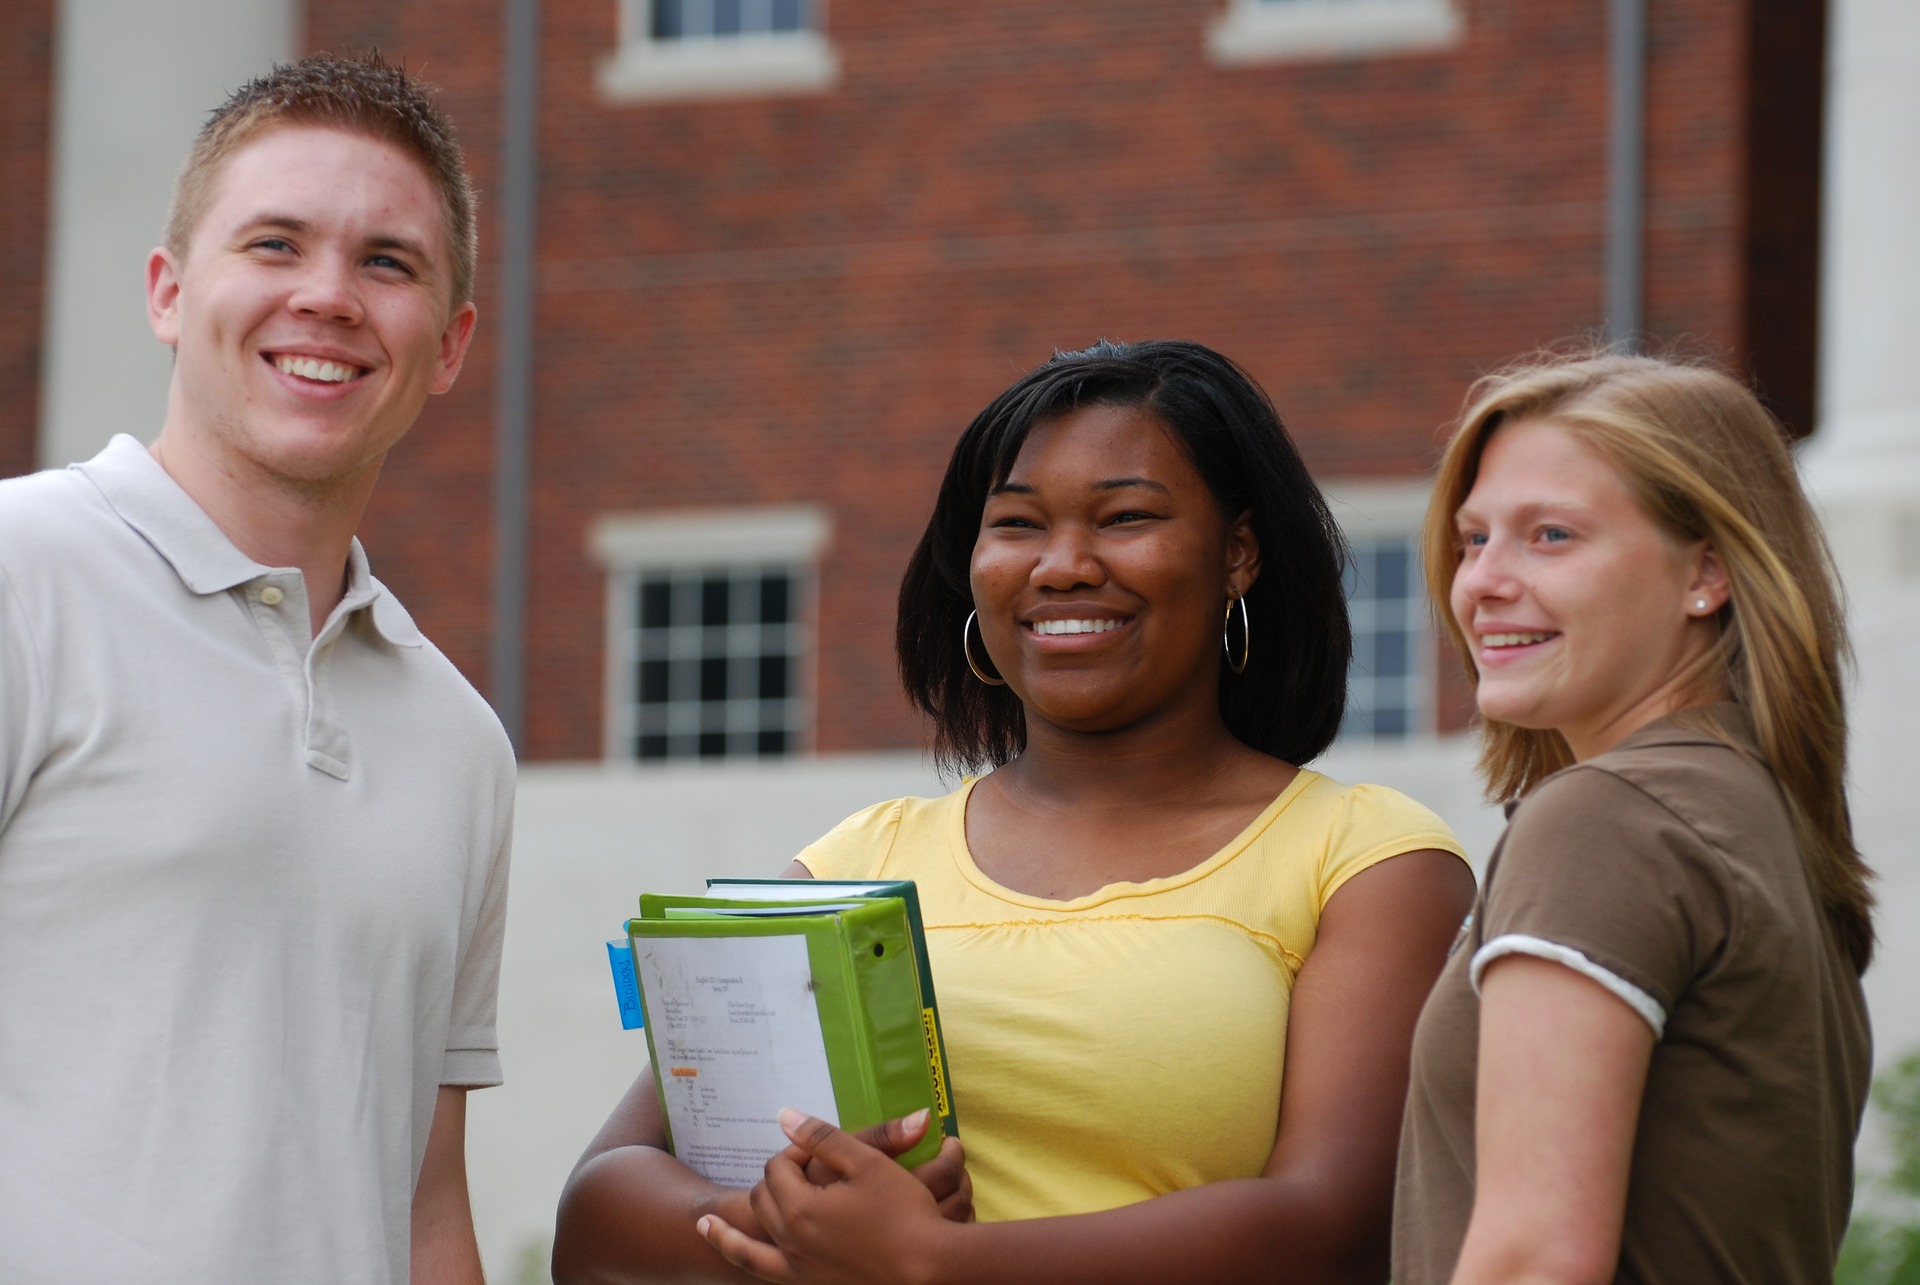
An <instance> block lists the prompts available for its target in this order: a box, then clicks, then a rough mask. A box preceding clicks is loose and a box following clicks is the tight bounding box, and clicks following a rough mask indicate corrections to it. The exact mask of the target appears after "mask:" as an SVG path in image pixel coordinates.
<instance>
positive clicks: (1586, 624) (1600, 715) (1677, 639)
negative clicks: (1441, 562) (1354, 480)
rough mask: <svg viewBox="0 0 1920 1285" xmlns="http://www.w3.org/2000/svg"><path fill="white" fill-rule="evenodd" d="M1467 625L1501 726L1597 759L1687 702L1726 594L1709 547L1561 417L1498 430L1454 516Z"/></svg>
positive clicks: (1456, 587)
mask: <svg viewBox="0 0 1920 1285" xmlns="http://www.w3.org/2000/svg"><path fill="white" fill-rule="evenodd" d="M1454 521H1455V527H1456V530H1457V533H1458V536H1459V540H1460V567H1459V570H1458V571H1457V572H1456V573H1455V575H1454V579H1453V588H1452V592H1451V594H1450V598H1451V606H1452V609H1453V614H1454V618H1455V619H1456V620H1458V621H1459V623H1460V628H1461V629H1462V630H1463V631H1465V633H1466V635H1467V638H1468V640H1469V641H1470V642H1471V643H1472V644H1473V656H1474V664H1475V667H1476V668H1477V670H1478V671H1479V686H1478V689H1477V692H1476V698H1477V700H1478V702H1479V706H1480V712H1481V713H1482V714H1484V715H1486V716H1487V717H1488V718H1492V719H1497V720H1499V721H1500V722H1503V723H1511V724H1513V725H1515V726H1517V727H1527V728H1535V729H1546V728H1552V729H1556V730H1558V731H1559V732H1560V733H1561V734H1562V735H1564V736H1565V737H1566V738H1567V743H1568V744H1569V745H1570V746H1571V747H1572V749H1573V752H1574V755H1575V756H1576V757H1578V758H1588V757H1591V756H1592V755H1594V754H1597V753H1599V752H1601V751H1602V750H1605V749H1607V748H1609V747H1611V746H1612V745H1613V744H1614V743H1616V742H1617V741H1618V740H1619V739H1620V738H1621V737H1623V736H1625V735H1627V734H1628V733H1629V732H1632V731H1634V730H1635V729H1637V728H1639V727H1641V726H1644V725H1645V724H1647V723H1649V722H1652V721H1653V720H1654V719H1657V718H1660V717H1663V716H1665V715H1666V714H1668V713H1671V712H1672V711H1673V710H1674V709H1676V708H1678V707H1679V706H1680V705H1681V704H1683V703H1685V702H1686V699H1687V698H1688V696H1689V693H1688V692H1686V691H1683V690H1682V687H1683V680H1684V679H1685V678H1686V677H1687V675H1688V673H1689V671H1690V669H1691V667H1692V666H1693V664H1694V662H1695V661H1696V660H1697V659H1698V658H1699V657H1701V656H1702V655H1704V654H1705V652H1706V650H1707V649H1708V648H1710V647H1711V646H1712V645H1713V642H1714V639H1715V637H1716V634H1717V627H1716V625H1715V624H1714V616H1715V613H1717V612H1718V611H1719V609H1720V607H1721V606H1722V605H1723V604H1724V603H1725V602H1726V600H1727V586H1726V581H1725V576H1724V574H1723V573H1722V571H1721V567H1720V563H1719V559H1718V558H1717V557H1716V556H1715V555H1714V554H1713V553H1712V551H1711V550H1710V549H1709V548H1708V547H1707V545H1706V544H1705V542H1704V541H1697V540H1696V541H1692V542H1682V541H1680V540H1677V539H1675V538H1674V537H1673V536H1671V535H1669V534H1668V533H1667V532H1665V531H1663V530H1662V529H1661V528H1660V527H1658V526H1657V525H1656V524H1655V523H1654V521H1653V519H1652V518H1651V517H1649V516H1648V514H1647V513H1646V511H1645V510H1644V509H1643V508H1641V506H1640V503H1639V501H1638V500H1637V499H1636V498H1635V497H1634V495H1633V492H1632V491H1631V490H1629V489H1628V487H1627V483H1626V481H1625V480H1624V479H1623V478H1622V477H1621V476H1620V474H1619V473H1618V472H1617V471H1616V470H1615V469H1614V467H1613V466H1612V465H1611V464H1610V463H1609V462H1608V461H1607V460H1606V459H1605V458H1603V457H1602V456H1601V455H1599V454H1598V453H1597V452H1595V451H1594V450H1592V449H1591V448H1590V447H1588V446H1586V445H1585V444H1583V443H1582V442H1581V441H1580V440H1579V439H1577V438H1576V437H1574V436H1573V435H1572V434H1571V433H1569V432H1568V431H1567V430H1566V429H1565V428H1564V427H1562V426H1560V425H1558V424H1555V423H1553V422H1552V421H1551V420H1522V421H1519V422H1517V423H1512V424H1507V425H1504V426H1502V427H1500V428H1498V429H1496V430H1495V431H1494V433H1493V435H1492V436H1491V437H1490V438H1489V439H1488V440H1487V444H1486V447H1485V449H1484V451H1483V452H1482V454H1481V457H1480V467H1479V470H1478V472H1477V474H1476V475H1475V478H1474V483H1473V489H1472V490H1471V491H1469V492H1468V494H1467V498H1466V500H1465V501H1464V502H1463V503H1462V504H1461V506H1460V509H1459V512H1458V513H1456V514H1455V519H1454Z"/></svg>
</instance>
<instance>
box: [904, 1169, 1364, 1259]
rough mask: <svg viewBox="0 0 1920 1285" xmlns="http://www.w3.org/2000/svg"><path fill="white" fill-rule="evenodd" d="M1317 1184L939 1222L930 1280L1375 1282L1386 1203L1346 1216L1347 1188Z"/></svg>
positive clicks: (1267, 1184)
mask: <svg viewBox="0 0 1920 1285" xmlns="http://www.w3.org/2000/svg"><path fill="white" fill-rule="evenodd" d="M1315 1186H1316V1184H1313V1183H1311V1182H1308V1181H1304V1180H1296V1179H1288V1178H1241V1179H1234V1180H1232V1181H1228V1182H1218V1183H1210V1184H1208V1185H1207V1186H1204V1187H1194V1188H1190V1189H1188V1190H1185V1191H1176V1192H1170V1193H1168V1194H1167V1195H1164V1196H1158V1197H1155V1198H1153V1199H1151V1200H1146V1201H1142V1202H1140V1203H1138V1204H1134V1205H1126V1206H1123V1207H1121V1208H1119V1209H1110V1210H1105V1211H1102V1212H1100V1213H1092V1214H1075V1215H1069V1216H1064V1217H1055V1218H1036V1219H1030V1220H1025V1221H1016V1222H1001V1223H973V1224H963V1225H956V1224H945V1225H944V1226H943V1227H941V1228H939V1229H933V1230H932V1233H931V1234H930V1243H931V1245H932V1252H931V1253H930V1260H931V1273H930V1280H931V1281H933V1282H937V1285H986V1283H988V1282H992V1283H994V1285H1025V1283H1026V1282H1033V1283H1034V1285H1043V1283H1044V1285H1079V1283H1082V1282H1084V1283H1085V1285H1114V1283H1116V1282H1118V1283H1125V1282H1136V1281H1137V1282H1141V1283H1142V1285H1148V1283H1150V1282H1166V1281H1207V1282H1234V1281H1248V1282H1261V1283H1262V1285H1265V1283H1267V1282H1273V1281H1286V1282H1298V1283H1299V1285H1319V1283H1322V1282H1324V1283H1326V1285H1350V1283H1354V1282H1362V1281H1368V1282H1381V1281H1385V1280H1386V1278H1387V1246H1388V1237H1389V1218H1390V1214H1389V1210H1388V1209H1387V1208H1386V1207H1385V1206H1382V1207H1381V1208H1379V1209H1378V1210H1376V1211H1373V1212H1372V1213H1371V1214H1369V1215H1362V1216H1356V1214H1355V1211H1354V1209H1353V1203H1354V1202H1352V1200H1351V1199H1347V1200H1346V1201H1344V1202H1343V1201H1341V1200H1339V1199H1330V1198H1328V1196H1327V1195H1326V1193H1325V1191H1324V1189H1323V1190H1320V1191H1316V1190H1314V1189H1313V1188H1314V1187H1315ZM1348 1194H1349V1196H1350V1193H1348ZM1343 1203H1344V1204H1345V1206H1346V1207H1345V1208H1341V1207H1340V1206H1341V1205H1342V1204H1343Z"/></svg>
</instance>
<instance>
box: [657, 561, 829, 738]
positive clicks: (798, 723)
mask: <svg viewBox="0 0 1920 1285" xmlns="http://www.w3.org/2000/svg"><path fill="white" fill-rule="evenodd" d="M630 582H631V586H632V591H631V594H630V595H629V597H628V601H629V602H630V603H631V611H632V616H631V625H630V627H631V629H632V631H633V632H632V640H631V646H630V648H629V649H628V653H627V654H628V655H629V656H631V657H632V660H631V662H630V663H631V664H632V667H633V676H632V685H631V689H630V690H631V692H632V706H631V709H630V710H629V711H628V713H629V720H628V724H627V725H628V727H630V728H631V729H632V734H631V744H630V749H629V753H630V754H631V756H632V757H633V758H636V759H641V760H661V759H686V758H753V757H768V756H777V755H785V754H792V753H797V752H798V751H799V750H800V749H801V748H802V746H803V742H804V738H805V733H806V729H807V708H806V704H805V702H804V700H803V698H802V695H801V684H800V668H799V667H800V666H801V664H802V663H803V662H804V660H805V654H806V635H805V629H804V622H803V620H802V613H801V611H800V604H801V598H802V594H803V591H804V588H805V585H804V581H803V577H802V574H801V572H800V570H799V569H798V568H797V567H794V566H792V565H786V564H765V565H747V566H728V567H699V568H674V569H659V570H651V569H650V570H643V571H637V572H634V573H632V574H631V576H630Z"/></svg>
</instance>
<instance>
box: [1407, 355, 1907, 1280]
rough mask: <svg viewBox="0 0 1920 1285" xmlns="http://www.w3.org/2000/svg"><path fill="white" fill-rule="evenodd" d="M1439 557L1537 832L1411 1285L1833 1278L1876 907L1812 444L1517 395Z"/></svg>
mask: <svg viewBox="0 0 1920 1285" xmlns="http://www.w3.org/2000/svg"><path fill="white" fill-rule="evenodd" d="M1425 541H1426V562H1427V571H1428V582H1429V584H1430V585H1431V586H1432V589H1433V592H1434V595H1435V597H1436V599H1437V600H1439V601H1441V602H1444V603H1446V604H1447V605H1448V607H1449V611H1448V612H1446V613H1443V614H1445V615H1446V616H1447V617H1448V624H1449V628H1450V632H1451V633H1452V636H1453V638H1454V641H1455V642H1456V643H1457V644H1458V646H1459V647H1460V649H1461V652H1462V654H1463V655H1464V656H1465V657H1466V659H1467V661H1468V669H1469V673H1470V675H1471V676H1472V677H1473V678H1474V680H1475V683H1476V696H1477V701H1478V704H1479V708H1480V713H1481V715H1482V718H1483V722H1484V738H1485V746H1484V752H1483V755H1482V759H1481V766H1482V770H1483V772H1484V774H1485V776H1486V778H1487V781H1488V784H1489V788H1490V791H1491V793H1492V794H1493V795H1494V797H1496V798H1499V799H1502V800H1504V801H1507V802H1508V803H1509V804H1510V805H1514V806H1513V811H1512V821H1511V824H1510V826H1509V828H1508V831H1507V834H1506V836H1505V837H1504V838H1503V839H1502V840H1501V844H1500V846H1499V847H1498V848H1497V849H1496V850H1495V853H1494V855H1493V858H1492V860H1491V862H1490V864H1489V868H1488V872H1487V878H1486V880H1485V882H1484V884H1483V887H1482V891H1481V894H1480V897H1479V900H1478V902H1477V904H1476V906H1475V909H1474V913H1473V915H1472V916H1471V917H1470V918H1469V920H1468V923H1467V925H1466V927H1465V928H1464V929H1463V930H1462V934H1461V941H1460V943H1459V944H1458V945H1457V946H1456V949H1455V953H1454V956H1453V958H1452V960H1451V961H1450V963H1449V965H1448V967H1447V969H1446V970H1445V972H1444V973H1443V974H1442V976H1441V979H1440V981H1439V983H1438V984H1437V985H1436V986H1435V989H1434V992H1433V995H1432V997H1431V998H1430V999H1429V1000H1428V1003H1427V1007H1426V1010H1425V1012H1424V1013H1423V1014H1422V1017H1421V1020H1420V1025H1419V1028H1418V1031H1417V1033H1416V1036H1415V1049H1414V1068H1413V1079H1412V1088H1411V1093H1410V1097H1409V1102H1408V1108H1407V1117H1406V1124H1405V1129H1404V1132H1403V1136H1402V1141H1401V1156H1400V1179H1399V1187H1398V1197H1397V1199H1398V1204H1397V1208H1396V1212H1395V1227H1394V1279H1395V1280H1396V1281H1397V1282H1399V1285H1429V1283H1433V1285H1443V1283H1444V1282H1448V1281H1452V1282H1455V1283H1456V1285H1467V1283H1468V1282H1481V1281H1495V1280H1499V1281H1512V1280H1523V1279H1524V1280H1529V1281H1536V1280H1537V1281H1605V1280H1626V1281H1675V1282H1679V1281H1706V1280H1712V1281H1755V1280H1766V1281H1793V1282H1798V1281H1815V1280H1830V1279H1831V1277H1832V1270H1833V1262H1834V1257H1835V1255H1836V1253H1837V1251H1838V1248H1839V1243H1840V1238H1841V1236H1842V1234H1843V1232H1844V1230H1845V1227H1846V1220H1847V1211H1848V1207H1849V1205H1850V1203H1851V1193H1852V1171H1851V1163H1852V1160H1851V1157H1852V1145H1853V1139H1854V1135H1855V1133H1856V1131H1857V1129H1858V1127H1859V1120H1860V1111H1861V1108H1862V1104H1863V1102H1864V1098H1865V1092H1866V1085H1867V1077H1868V1071H1869V1061H1870V1057H1869V1038H1868V1031H1867V1020H1866V1010H1865V1004H1864V1002H1863V1000H1862V997H1861V992H1860V984H1859V974H1860V972H1861V970H1862V969H1864V968H1865V967H1866V964H1867V961H1868V959H1869V957H1870V955H1871V953H1872V949H1873V929H1872V923H1871V919H1870V910H1871V904H1872V899H1871V896H1870V894H1869V893H1868V891H1867V880H1868V871H1867V869H1866V867H1865V866H1864V864H1863V863H1862V862H1861V860H1860V858H1859V855H1858V853H1857V852H1856V851H1855V849H1854V844H1853V837H1852V833H1851V830H1850V827H1849V824H1848V819H1847V806H1846V799H1845V795H1844V792H1843V782H1844V779H1845V766H1846V763H1845V753H1846V719H1845V710H1844V708H1843V704H1842V696H1841V690H1840V683H1839V674H1838V666H1839V658H1840V657H1841V656H1842V655H1843V654H1844V652H1845V646H1846V643H1845V638H1844V631H1843V623H1842V614H1841V609H1840V605H1839V595H1838V591H1837V586H1836V584H1835V580H1834V576H1833V572H1832V567H1831V563H1830V561H1829V558H1828V555H1827V551H1826V546H1825V543H1824V541H1823V539H1822V537H1821V534H1820V530H1819V527H1818V524H1817V522H1816V520H1815V518H1814V516H1813V513H1812V510H1811V508H1810V507H1809V505H1808V503H1807V501H1806V498H1805V496H1804V495H1803V494H1802V493H1801V490H1800V487H1799V483H1798V480H1797V478H1796V476H1795V473H1794V467H1793V462H1792V459H1791V457H1790V456H1789V454H1788V451H1787V447H1786V437H1785V434H1784V432H1783V431H1782V430H1781V428H1780V426H1779V425H1778V424H1777V423H1776V422H1775V421H1774V420H1773V419H1772V417H1771V416H1769V415H1768V414H1767V412H1766V411H1765V410H1764V409H1762V407H1761V406H1760V404H1759V403H1758V401H1757V400H1756V399H1755V398H1754V397H1753V395H1752V394H1751V393H1750V392H1749V391H1748V390H1747V389H1746V388H1744V387H1742V386H1741V385H1740V384H1739V383H1737V382H1736V381H1734V380H1732V379H1729V378H1728V377H1726V376H1725V375H1723V374H1720V373H1718V372H1715V371H1712V370H1708V369H1704V368H1699V367H1691V366H1682V365H1675V364H1672V363H1667V362H1662V361H1657V360H1652V359H1647V358H1638V357H1627V356H1599V357H1592V358H1587V359H1580V360H1570V361H1553V362H1548V363H1544V364H1537V365H1531V366H1528V367H1524V368H1520V369H1516V370H1512V371H1508V372H1505V373H1502V374H1499V375H1495V376H1491V377H1489V378H1488V379H1486V380H1484V381H1482V383H1481V384H1480V385H1479V386H1478V387H1477V388H1476V390H1475V396H1474V398H1473V400H1472V402H1471V404H1470V406H1469V409H1468V410H1467V412H1466V415H1465V417H1464V419H1463V423H1462V426H1461V429H1460V431H1459V433H1458V434H1457V435H1456V437H1455V438H1454V440H1453V442H1452V444H1451V445H1450V446H1449V447H1448V449H1447V452H1446V455H1445V457H1444V459H1443V461H1442V463H1441V466H1440V472H1439V477H1438V479H1437V483H1436V486H1435V489H1434V496H1433V502H1432V505H1431V507H1430V509H1429V512H1428V519H1427V527H1426V533H1425ZM1516 801H1517V803H1516Z"/></svg>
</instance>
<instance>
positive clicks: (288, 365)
mask: <svg viewBox="0 0 1920 1285" xmlns="http://www.w3.org/2000/svg"><path fill="white" fill-rule="evenodd" d="M273 364H274V365H276V366H278V367H279V368H280V370H281V372H282V373H283V374H288V375H298V376H300V378H302V379H317V380H319V381H320V382H321V383H324V384H344V383H346V382H347V381H348V380H349V379H358V378H359V377H360V368H359V367H358V366H342V365H341V364H340V363H339V362H337V361H321V360H320V359H319V358H317V357H275V358H274V359H273Z"/></svg>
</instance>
